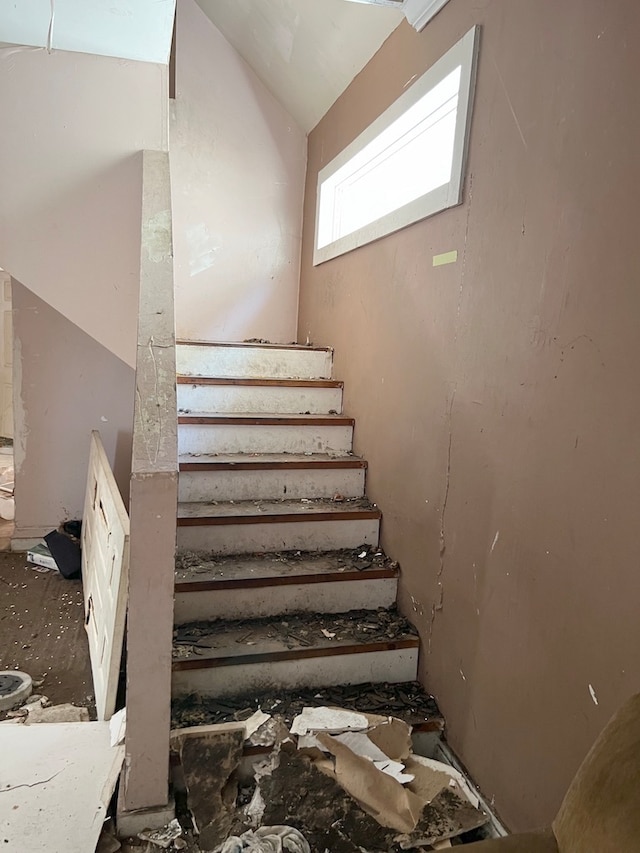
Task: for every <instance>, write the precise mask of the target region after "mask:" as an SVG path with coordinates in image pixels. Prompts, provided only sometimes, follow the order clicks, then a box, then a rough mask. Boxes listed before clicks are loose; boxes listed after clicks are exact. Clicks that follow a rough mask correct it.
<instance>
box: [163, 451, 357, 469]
mask: <svg viewBox="0 0 640 853" xmlns="http://www.w3.org/2000/svg"><path fill="white" fill-rule="evenodd" d="M265 455H266V454H265ZM254 458H255V457H254ZM367 464H368V463H367V461H366V460H365V459H359V458H357V457H347V458H341V457H335V458H334V459H319V460H314V459H313V457H309V460H308V461H307V460H304V461H303V460H299V459H296V460H291V461H288V460H282V461H278V462H262V461H261V460H259V459H257V458H256V460H255V461H252V462H245V461H242V462H216V461H208V462H180V463H179V465H178V470H179V471H279V470H283V471H304V470H307V469H308V470H312V471H318V470H320V469H325V468H327V469H330V470H333V469H336V468H356V469H360V468H366V467H367Z"/></svg>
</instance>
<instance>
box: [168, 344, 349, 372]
mask: <svg viewBox="0 0 640 853" xmlns="http://www.w3.org/2000/svg"><path fill="white" fill-rule="evenodd" d="M332 359H333V350H331V349H329V348H326V347H306V346H301V345H298V344H296V345H285V344H240V343H213V342H208V341H184V340H183V341H178V342H177V345H176V364H177V370H178V373H180V374H182V375H185V376H211V375H212V374H215V376H218V377H227V376H228V377H235V378H257V379H264V378H269V379H280V378H281V379H330V378H331V364H332Z"/></svg>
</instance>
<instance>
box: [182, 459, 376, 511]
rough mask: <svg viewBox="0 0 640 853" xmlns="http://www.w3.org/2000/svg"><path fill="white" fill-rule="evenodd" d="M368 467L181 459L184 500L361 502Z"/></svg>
mask: <svg viewBox="0 0 640 853" xmlns="http://www.w3.org/2000/svg"><path fill="white" fill-rule="evenodd" d="M366 467H367V463H366V462H365V461H364V460H363V459H360V458H358V457H357V456H332V455H330V454H327V453H316V454H313V455H311V456H305V455H304V454H276V453H263V454H256V455H253V456H248V455H247V454H224V455H220V456H206V455H205V456H200V457H193V456H189V455H185V456H182V457H181V459H180V464H179V468H180V482H179V500H180V501H181V502H186V501H206V500H216V501H238V500H278V499H282V498H291V499H295V498H333V497H334V495H336V494H340V495H343V496H344V497H345V498H357V497H362V495H363V494H364V479H365V469H366Z"/></svg>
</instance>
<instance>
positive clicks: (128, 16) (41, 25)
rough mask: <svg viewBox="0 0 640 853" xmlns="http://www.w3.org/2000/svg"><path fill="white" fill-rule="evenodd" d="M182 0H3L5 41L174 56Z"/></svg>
mask: <svg viewBox="0 0 640 853" xmlns="http://www.w3.org/2000/svg"><path fill="white" fill-rule="evenodd" d="M175 5H176V0H0V46H2V44H5V45H7V44H9V45H26V46H29V47H49V48H50V49H51V50H71V51H76V52H79V53H96V54H99V55H101V56H115V57H118V58H121V59H136V60H140V61H143V62H160V63H165V62H168V60H169V49H170V47H171V34H172V31H173V18H174V11H175Z"/></svg>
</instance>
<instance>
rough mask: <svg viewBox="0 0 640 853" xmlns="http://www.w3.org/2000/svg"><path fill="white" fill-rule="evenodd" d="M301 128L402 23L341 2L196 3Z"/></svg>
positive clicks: (387, 12)
mask: <svg viewBox="0 0 640 853" xmlns="http://www.w3.org/2000/svg"><path fill="white" fill-rule="evenodd" d="M197 2H198V4H199V5H200V7H201V8H202V10H203V11H204V12H205V14H206V15H207V16H208V17H209V18H210V19H211V21H213V23H214V24H215V25H216V27H218V29H219V30H220V31H221V32H222V34H223V35H224V36H225V38H226V39H227V41H228V42H230V44H232V45H233V47H235V49H236V50H237V51H238V53H239V54H240V55H241V56H242V57H243V59H244V60H245V61H246V62H247V63H248V64H249V65H250V66H251V67H252V68H253V70H254V71H255V72H256V74H257V75H258V76H259V77H260V79H261V80H262V81H263V83H264V84H265V85H266V86H267V88H268V89H269V90H270V91H271V92H272V94H273V95H275V97H276V98H277V99H278V100H279V101H280V102H281V103H282V104H283V106H284V107H286V109H287V110H288V111H289V112H290V113H291V115H292V116H293V117H294V118H295V119H296V121H297V122H298V124H299V125H300V126H301V127H302V128H303V129H304V130H306V131H309V130H311V129H312V128H314V127H315V126H316V124H317V123H318V122H319V121H320V119H321V118H322V116H323V115H324V114H325V113H326V112H327V110H328V109H329V107H330V106H331V105H332V104H333V103H334V101H335V100H336V99H337V98H338V97H339V96H340V95H341V94H342V92H344V90H345V89H346V88H347V86H348V85H349V83H350V82H351V81H352V80H353V78H354V77H355V76H356V74H358V72H359V71H361V70H362V69H363V68H364V66H365V65H366V64H367V62H368V61H369V59H371V57H372V56H373V55H374V53H376V51H377V50H378V48H379V47H380V46H381V45H382V43H383V42H384V41H385V40H386V39H387V37H388V36H389V35H390V34H391V33H392V32H393V30H394V29H395V28H396V27H397V26H398V24H400V22H401V21H402V20H403V14H402V12H401V11H399V10H396V9H393V8H387V7H384V6H370V5H364V4H361V3H352V2H348V0H197Z"/></svg>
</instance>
